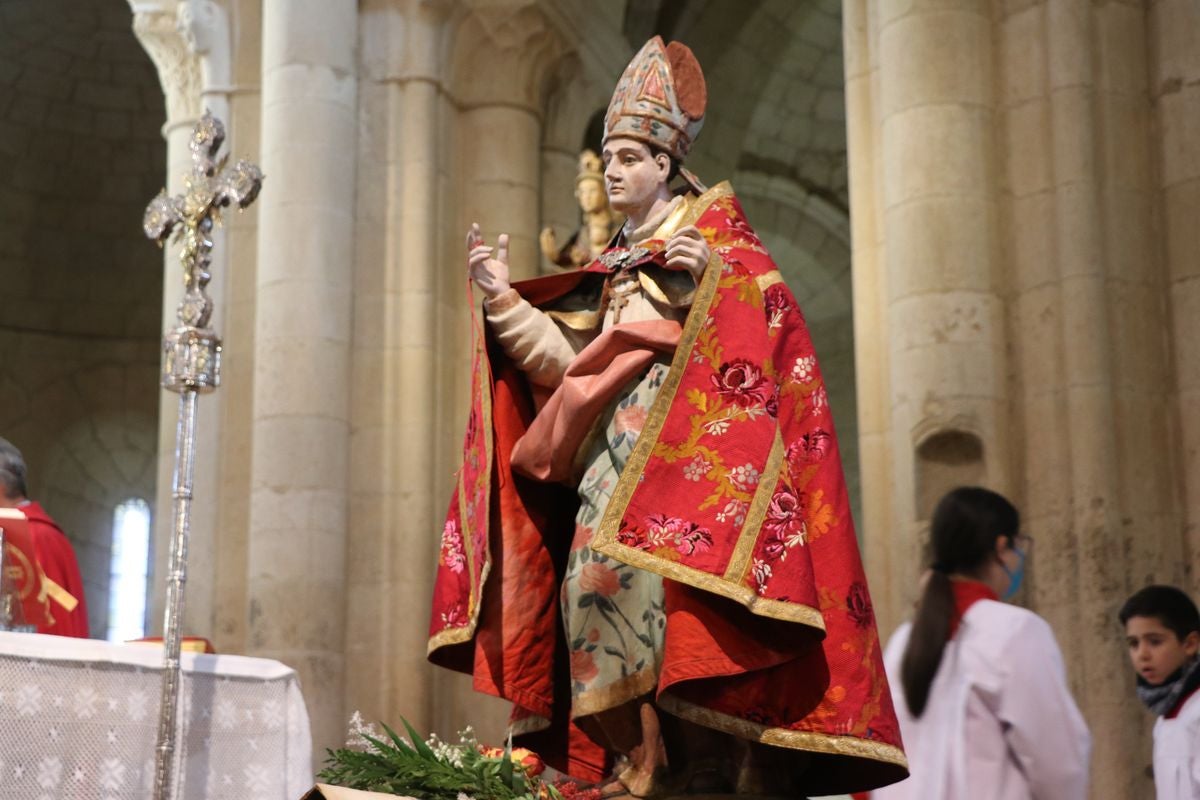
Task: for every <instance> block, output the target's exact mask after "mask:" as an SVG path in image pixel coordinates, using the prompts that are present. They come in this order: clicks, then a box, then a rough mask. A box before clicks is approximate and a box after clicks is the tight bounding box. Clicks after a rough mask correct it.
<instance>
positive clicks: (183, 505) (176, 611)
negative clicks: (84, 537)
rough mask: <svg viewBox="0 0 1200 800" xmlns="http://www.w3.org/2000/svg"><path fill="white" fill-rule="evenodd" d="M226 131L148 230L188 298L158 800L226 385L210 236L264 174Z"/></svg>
mask: <svg viewBox="0 0 1200 800" xmlns="http://www.w3.org/2000/svg"><path fill="white" fill-rule="evenodd" d="M224 141H225V126H224V125H222V124H221V121H220V120H218V119H216V118H215V117H213V116H212V115H211V114H208V113H205V115H204V116H203V117H202V118H201V119H200V121H199V122H198V123H196V127H195V128H194V129H193V130H192V136H191V139H190V140H189V143H188V147H189V149H190V150H191V154H192V164H193V166H192V169H191V171H190V172H189V173H188V174H187V175H186V176H185V178H184V191H183V192H182V193H181V194H178V195H174V196H170V195H168V194H167V193H166V190H165V189H164V190H163V191H162V192H160V193H159V195H158V196H157V197H155V198H154V199H153V200H152V201H150V205H149V206H147V207H146V215H145V217H144V218H143V220H142V228H143V230H144V231H145V232H146V236H147V237H149V238H150V239H153V240H154V241H156V242H158V244H159V245H163V244H165V243H166V242H167V240H168V239H172V240H173V241H176V242H181V243H182V245H183V246H182V250H181V252H180V262H181V263H182V265H183V278H184V294H183V300H181V301H180V303H179V307H178V315H177V316H178V322H179V324H178V325H177V326H175V327H174V328H172V329H171V330H168V331H167V332H166V334H165V335H164V336H163V363H162V386H163V388H164V389H166V390H167V391H170V392H176V393H177V394H179V421H178V424H177V426H176V429H175V471H174V478H173V492H172V497H173V501H174V513H173V515H172V520H173V528H172V532H171V547H170V557H169V566H168V568H167V607H166V611H165V613H164V616H163V675H162V678H163V680H162V704H161V706H160V709H159V717H158V742H157V745H156V747H155V769H154V800H174V798H175V797H176V796H177V795H178V781H177V780H176V779H174V774H175V766H176V765H175V761H176V739H177V737H178V734H179V727H180V726H179V723H178V717H179V689H180V677H181V672H180V661H179V651H180V643H181V640H182V627H183V610H184V586H185V584H186V583H187V555H188V533H189V531H190V528H191V510H192V478H193V475H194V473H195V451H196V400H197V398H198V396H199V395H201V394H207V393H209V392H212V391H213V390H215V389H216V388H217V386H218V385H219V383H220V380H221V339H220V337H218V336H217V334H216V332H215V331H213V330H212V329H211V328H210V327H209V323H210V321H211V320H212V313H213V301H212V298H210V297H209V296H208V294H207V293H206V292H205V287H206V286H207V285H208V282H209V280H210V279H211V277H212V276H211V275H210V274H209V271H208V269H209V266H210V264H211V262H212V246H213V242H212V232H213V228H214V227H215V226H216V225H217V224H219V223H220V220H221V209H222V208H225V207H227V206H230V205H233V206H236V207H237V208H239V209H241V208H245V207H246V206H248V205H250V204H251V203H253V202H254V199H255V198H256V197H257V196H258V192H259V189H261V188H262V181H263V175H262V171H261V170H260V169H259V168H258V167H257V166H256V165H254V164H251V163H250V162H248V161H245V160H242V161H238V162H237V163H236V164H234V165H232V166H227V164H226V160H227V159H226V157H221V158H218V156H217V154H218V153H219V152H220V150H221V145H222V143H223V142H224Z"/></svg>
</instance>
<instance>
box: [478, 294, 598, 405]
mask: <svg viewBox="0 0 1200 800" xmlns="http://www.w3.org/2000/svg"><path fill="white" fill-rule="evenodd" d="M483 305H484V310H485V311H486V312H487V321H488V324H489V325H491V326H492V331H493V332H494V333H495V334H496V340H497V341H499V342H500V346H501V347H503V348H504V352H505V353H507V354H508V357H509V358H511V359H512V360H513V361H514V362H515V363H516V365H517V367H519V368H520V369H521V371H522V372H524V373H525V374H526V375H528V376H529V380H531V381H532V382H534V383H536V384H538V385H539V386H546V387H549V388H551V389H553V388H556V387H557V386H558V385H559V384H560V383H561V382H562V376H563V373H564V372H566V371H567V367H568V366H570V364H571V361H572V360H573V359H574V358H575V354H576V353H578V352H579V350H580V349H581V348H582V347H583V345H584V344H586V342H585V341H582V340H577V337H572V336H570V335H568V334H567V332H566V331H564V330H563V329H562V328H560V327H559V326H558V324H557V323H555V321H554V320H553V319H551V318H550V317H549V315H547V314H546V313H544V312H542V311H539V310H538V309H536V308H534V307H533V305H531V304H530V302H529V301H528V300H526V299H525V298H523V297H521V295H519V294H517V291H516V290H515V289H509V290H508V291H507V292H504V293H503V294H499V295H497V296H496V297H494V298H492V299H491V300H488V301H486V302H485V303H484V304H483Z"/></svg>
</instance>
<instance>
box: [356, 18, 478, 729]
mask: <svg viewBox="0 0 1200 800" xmlns="http://www.w3.org/2000/svg"><path fill="white" fill-rule="evenodd" d="M360 8H361V13H362V15H363V22H362V30H363V34H362V40H361V47H362V49H363V54H362V58H361V61H362V62H363V64H364V73H363V84H362V86H361V91H360V98H361V100H360V102H361V104H362V108H361V110H360V118H361V119H362V120H363V121H364V122H363V126H364V129H365V130H366V131H367V132H368V133H367V135H366V136H365V137H364V145H363V150H362V152H361V153H360V154H359V163H360V166H359V170H360V174H362V176H363V179H362V180H361V181H360V184H359V186H358V205H359V208H360V209H362V211H361V213H360V214H359V217H358V226H359V233H358V237H357V243H358V252H357V254H356V259H355V261H356V263H355V276H354V286H355V299H354V304H355V337H354V379H353V385H354V391H353V409H354V411H353V413H354V419H355V427H354V432H353V436H352V439H351V453H352V459H351V468H350V469H351V477H352V486H353V488H352V495H351V496H352V498H353V503H352V505H351V512H350V520H351V526H350V532H349V542H350V558H349V561H348V563H347V577H348V586H347V590H346V597H347V641H346V656H347V666H346V675H347V681H346V706H347V709H348V710H349V709H356V710H361V711H362V712H363V714H364V716H366V717H367V718H369V719H374V718H379V719H384V720H395V719H397V718H398V717H400V716H404V717H405V718H406V719H407V720H408V721H409V722H411V723H412V724H413V725H414V726H416V727H417V728H418V729H419V730H428V729H431V728H434V727H435V726H434V725H433V724H432V721H431V716H432V714H433V711H434V707H435V705H436V701H435V696H434V692H433V681H434V678H433V672H434V668H433V667H432V666H431V665H430V664H429V663H428V661H427V660H426V657H425V651H426V644H427V636H426V634H427V630H428V627H427V623H428V614H429V605H430V597H431V596H432V591H433V579H434V575H435V571H436V570H435V565H436V563H437V548H438V543H439V541H440V533H441V516H442V514H443V513H444V512H445V503H446V501H447V500H448V497H449V495H448V494H446V493H444V492H443V489H444V488H445V483H446V480H445V478H446V477H447V476H448V472H446V473H443V471H442V470H440V469H438V468H437V466H436V464H437V455H438V451H439V445H440V444H441V442H440V438H439V433H440V432H441V426H439V425H438V424H436V420H437V419H438V417H439V410H438V409H439V404H440V403H441V402H442V401H443V398H440V397H439V394H438V390H439V384H440V380H439V378H440V375H439V373H440V372H442V371H449V370H448V367H447V366H446V365H444V361H446V360H448V359H446V354H447V353H449V352H451V348H450V347H448V346H444V343H443V342H442V341H440V340H439V338H438V330H437V318H438V313H439V302H438V301H439V297H438V286H439V280H440V276H441V274H442V272H443V271H445V270H450V271H453V272H454V273H455V276H456V277H458V278H460V279H463V278H465V275H464V274H463V273H462V272H461V271H459V270H458V269H457V267H458V265H459V263H460V260H458V259H454V258H450V259H446V258H443V257H442V255H443V254H442V250H443V248H442V247H441V246H440V245H441V235H440V231H441V228H442V227H443V226H444V223H445V213H444V212H443V208H444V202H443V197H442V196H441V191H440V181H441V178H442V176H441V160H442V158H443V156H444V154H445V151H446V150H447V147H446V144H445V140H446V138H447V136H446V133H447V127H448V125H447V119H446V114H445V112H444V109H443V105H445V103H446V99H445V93H446V89H445V86H444V74H443V72H444V66H443V62H444V57H443V47H444V44H443V43H444V41H445V39H446V35H445V31H446V28H447V26H448V24H449V23H448V18H449V10H450V7H449V6H447V5H445V4H442V5H438V4H431V3H428V2H423V1H422V0H408V2H402V3H397V2H393V0H381V1H380V2H374V1H373V2H366V3H363V4H361V6H360ZM368 120H369V121H368ZM458 289H459V293H458V295H457V296H456V297H455V298H454V299H456V300H458V301H459V302H462V285H461V284H460V285H459V287H458ZM454 468H455V467H450V468H449V469H450V470H452V469H454ZM396 608H404V609H406V610H407V611H406V613H404V614H396V613H395V609H396ZM441 730H442V732H443V734H446V733H448V732H450V733H452V732H453V731H448V730H447V729H445V728H442V729H441Z"/></svg>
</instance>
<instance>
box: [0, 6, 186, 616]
mask: <svg viewBox="0 0 1200 800" xmlns="http://www.w3.org/2000/svg"><path fill="white" fill-rule="evenodd" d="M0 83H3V84H5V91H4V102H3V103H0V157H2V158H4V160H5V161H6V162H7V163H10V164H12V169H11V171H10V172H8V173H7V174H6V175H5V177H4V178H3V179H0V286H2V287H3V290H2V293H3V298H4V300H3V305H4V314H3V318H2V319H0V353H3V356H0V393H2V394H0V396H2V397H3V398H4V400H3V402H0V436H4V437H5V438H8V439H10V440H12V441H13V443H14V444H16V445H17V446H18V447H20V448H21V449H22V451H23V452H24V454H25V457H26V460H27V461H28V463H29V469H30V491H31V492H32V493H33V497H34V498H35V499H37V500H39V501H41V502H42V503H43V504H44V505H45V506H46V508H47V510H48V511H49V513H50V514H51V515H52V516H54V517H56V518H57V519H58V521H59V522H60V524H62V525H63V528H64V530H65V531H66V533H67V535H68V536H69V537H70V538H71V540H72V543H73V544H74V545H75V548H76V551H77V554H78V556H79V561H80V567H81V571H82V572H83V577H84V584H85V591H86V592H87V594H88V601H89V624H90V625H91V626H92V630H93V631H95V632H99V631H102V630H103V625H104V622H105V620H104V617H105V616H106V613H107V607H106V603H105V602H104V598H105V595H106V592H107V583H108V561H107V552H108V547H109V537H110V536H111V525H112V520H111V515H112V506H113V505H115V503H116V502H119V499H121V498H114V496H113V494H114V492H115V491H116V488H115V487H114V486H108V483H109V482H111V481H115V480H117V479H118V477H119V476H128V479H127V480H126V484H127V486H126V488H129V490H130V491H136V493H137V494H138V495H139V496H141V497H144V498H146V499H151V498H152V497H153V494H154V478H153V471H154V463H155V457H154V453H155V449H156V448H155V446H154V440H155V437H156V435H157V434H156V430H157V422H156V420H157V406H158V395H159V391H158V350H159V345H158V340H159V335H160V332H161V326H160V322H159V320H160V317H161V311H160V309H161V304H162V289H163V287H162V277H161V263H162V261H161V256H160V254H159V253H158V251H157V250H156V248H154V247H153V246H151V245H150V243H149V242H148V241H147V240H146V239H145V237H144V236H143V235H142V232H141V230H140V224H139V223H140V220H141V217H142V211H143V209H144V207H145V204H146V202H147V201H148V200H149V199H150V198H151V197H153V196H154V194H155V193H156V192H157V191H158V189H159V188H160V187H161V186H162V183H163V164H164V163H165V160H166V159H165V147H164V143H163V141H162V138H161V134H160V130H161V128H162V126H163V122H164V119H165V113H164V107H163V96H162V92H161V90H160V88H159V84H158V79H157V76H156V74H155V69H154V66H153V65H152V64H151V63H150V60H149V59H148V58H147V57H146V54H145V53H144V52H143V50H142V48H141V47H140V46H139V45H138V42H137V40H136V39H135V38H134V35H133V32H132V31H131V30H130V17H129V11H128V9H127V8H124V7H122V6H121V5H120V4H118V3H113V2H107V1H106V0H12V2H6V3H4V4H3V5H0ZM131 453H136V455H131ZM133 462H136V463H137V466H136V467H135V466H133V465H132V463H133ZM105 486H108V488H106V489H104V490H102V487H105ZM105 503H111V504H110V505H108V507H107V508H104V504H105Z"/></svg>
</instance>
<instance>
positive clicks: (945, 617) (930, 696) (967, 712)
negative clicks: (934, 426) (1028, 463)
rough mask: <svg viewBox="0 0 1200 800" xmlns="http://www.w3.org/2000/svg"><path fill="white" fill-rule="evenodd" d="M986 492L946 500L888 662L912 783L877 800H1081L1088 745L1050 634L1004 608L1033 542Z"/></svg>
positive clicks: (973, 490) (1036, 620)
mask: <svg viewBox="0 0 1200 800" xmlns="http://www.w3.org/2000/svg"><path fill="white" fill-rule="evenodd" d="M1020 523H1021V519H1020V514H1019V513H1018V512H1017V509H1016V508H1014V507H1013V505H1012V503H1010V502H1009V501H1008V500H1006V499H1005V498H1004V497H1003V496H1001V495H999V494H997V493H996V492H993V491H990V490H988V489H982V488H978V487H961V488H958V489H955V490H954V491H952V492H950V493H949V494H947V495H946V496H945V497H943V498H942V500H941V502H939V503H938V505H937V508H936V509H935V510H934V513H933V519H932V520H931V525H930V543H929V544H930V547H929V549H930V553H931V556H932V558H931V564H930V568H929V570H928V571H927V572H926V573H925V576H924V577H923V578H922V582H923V585H922V588H921V594H920V599H919V601H918V603H917V610H916V616H915V617H914V618H913V621H912V622H910V623H905V624H904V625H902V626H900V628H899V629H898V630H897V631H896V633H895V634H894V635H893V636H892V639H891V641H889V642H888V646H887V650H886V652H885V654H884V662H885V665H886V667H887V671H888V676H889V678H890V679H891V686H892V700H893V702H894V703H895V705H896V713H897V716H898V717H899V720H900V730H901V734H902V735H903V738H904V745H905V750H906V751H907V754H908V762H909V771H910V772H911V777H910V778H908V779H907V780H904V781H902V782H900V783H898V784H895V785H893V786H889V787H886V788H884V789H877V790H876V791H875V792H874V793H873V794H872V795H871V796H872V798H874V800H909V799H910V798H912V799H913V800H915V799H916V798H921V800H961V799H962V798H968V797H969V798H971V800H1084V798H1086V797H1087V776H1088V757H1089V753H1090V748H1091V738H1090V736H1089V734H1088V729H1087V725H1086V723H1085V722H1084V720H1083V716H1082V715H1081V714H1080V713H1079V709H1078V707H1077V706H1076V705H1075V701H1074V700H1073V699H1072V697H1071V693H1070V690H1069V689H1068V688H1067V683H1066V670H1065V669H1064V667H1063V659H1062V653H1061V652H1060V651H1059V649H1058V644H1057V642H1056V641H1055V639H1054V634H1053V633H1052V632H1051V630H1050V626H1049V625H1048V624H1047V623H1046V621H1045V620H1043V619H1042V618H1041V617H1039V616H1038V615H1036V614H1034V613H1033V612H1031V611H1028V610H1026V609H1023V608H1018V607H1016V606H1012V605H1009V604H1007V603H1004V602H1002V601H1003V600H1008V599H1010V598H1011V597H1012V596H1013V595H1015V594H1016V592H1017V589H1018V588H1020V585H1021V580H1022V577H1023V576H1024V571H1025V558H1026V555H1027V554H1028V552H1029V549H1030V546H1031V545H1032V540H1031V539H1030V538H1029V537H1027V536H1022V535H1021V534H1020Z"/></svg>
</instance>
